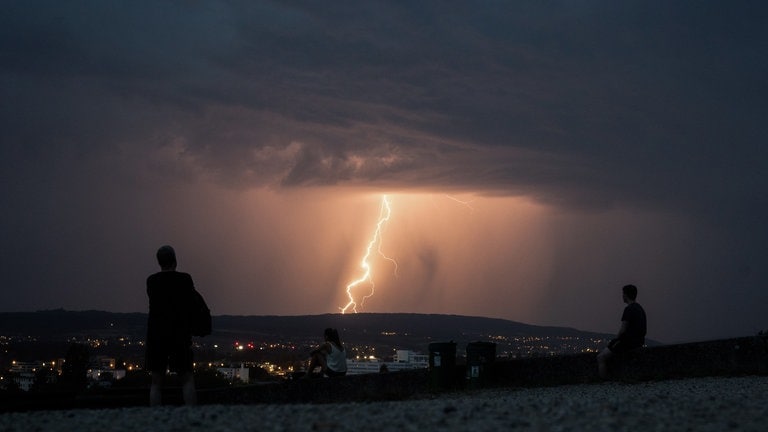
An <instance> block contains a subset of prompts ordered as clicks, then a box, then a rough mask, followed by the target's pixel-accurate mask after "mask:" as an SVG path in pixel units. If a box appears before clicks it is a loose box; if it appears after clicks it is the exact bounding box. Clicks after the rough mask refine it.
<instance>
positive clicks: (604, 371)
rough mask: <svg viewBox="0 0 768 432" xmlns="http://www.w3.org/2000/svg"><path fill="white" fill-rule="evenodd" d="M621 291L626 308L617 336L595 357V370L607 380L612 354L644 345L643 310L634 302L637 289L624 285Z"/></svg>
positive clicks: (644, 320) (644, 322) (644, 325)
mask: <svg viewBox="0 0 768 432" xmlns="http://www.w3.org/2000/svg"><path fill="white" fill-rule="evenodd" d="M621 291H622V297H623V299H624V303H626V304H627V306H626V307H625V308H624V313H623V314H622V315H621V329H619V334H618V335H617V336H616V338H615V339H612V340H611V342H610V343H609V344H608V346H607V347H606V348H604V349H603V350H602V351H601V352H600V353H599V354H598V355H597V368H598V373H599V374H600V377H601V378H608V360H609V359H610V358H611V357H612V356H613V355H614V354H618V353H622V352H627V351H631V350H633V349H636V348H640V347H642V346H643V345H644V344H645V332H646V319H645V310H643V307H642V306H640V304H639V303H637V302H636V301H635V299H637V287H635V286H634V285H625V286H624V287H623V288H622V289H621Z"/></svg>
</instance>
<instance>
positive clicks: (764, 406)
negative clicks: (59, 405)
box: [0, 376, 768, 432]
mask: <svg viewBox="0 0 768 432" xmlns="http://www.w3.org/2000/svg"><path fill="white" fill-rule="evenodd" d="M366 430H374V431H390V430H391V431H398V432H400V431H420V432H427V431H461V430H466V431H470V430H471V431H505V430H516V431H629V430H632V431H636V430H642V431H766V430H768V377H763V376H759V377H757V376H751V377H738V378H696V379H686V380H677V381H661V382H650V383H639V384H620V383H604V384H586V385H571V386H560V387H548V388H535V389H523V388H511V389H493V390H485V391H475V392H464V393H452V394H446V395H442V396H439V397H434V398H431V399H419V400H409V401H399V402H374V403H344V404H323V405H320V404H316V405H312V404H300V405H204V406H197V407H161V408H149V407H147V408H123V409H104V410H73V411H43V412H27V413H6V414H2V415H0V431H25V432H26V431H212V432H213V431H259V432H262V431H333V432H336V431H355V432H360V431H366Z"/></svg>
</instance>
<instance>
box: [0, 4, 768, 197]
mask: <svg viewBox="0 0 768 432" xmlns="http://www.w3.org/2000/svg"><path fill="white" fill-rule="evenodd" d="M8 9H10V13H7V14H5V15H6V18H5V19H4V23H3V24H4V25H3V28H4V30H3V40H4V42H3V57H4V61H3V64H4V67H3V70H4V73H3V76H4V81H5V85H4V86H3V87H4V88H5V90H4V93H6V94H5V96H6V98H4V99H5V100H7V101H11V102H17V101H18V102H21V106H17V105H16V104H10V103H9V104H6V110H4V111H6V112H5V114H7V115H6V116H4V118H5V120H4V123H5V124H4V126H5V127H4V128H3V129H4V130H5V131H6V132H5V134H7V135H10V136H7V137H6V140H7V141H9V142H11V147H15V146H20V147H24V148H26V150H21V149H17V151H21V152H25V151H26V152H29V151H30V150H29V149H28V147H36V146H38V145H43V146H44V145H46V144H48V145H50V143H51V142H52V141H56V142H57V143H58V146H59V147H70V146H71V147H74V148H68V149H62V148H58V149H55V150H54V149H50V148H46V150H47V151H51V150H54V151H56V152H61V151H65V152H70V153H78V152H98V151H103V148H104V147H105V146H106V147H107V148H110V149H112V150H113V149H114V148H115V147H118V146H119V145H121V143H123V144H124V143H125V142H126V141H128V140H129V139H130V138H131V137H133V139H132V141H140V142H142V143H143V144H142V145H144V146H146V147H145V150H147V151H155V150H156V149H157V147H159V146H167V145H169V144H170V143H174V145H178V146H180V149H181V151H183V152H184V154H185V155H188V156H189V157H191V158H192V160H193V161H194V163H195V164H196V165H197V166H198V167H199V168H200V170H201V171H203V172H207V173H209V174H210V175H212V176H214V177H215V178H216V179H217V180H218V181H221V182H223V183H225V184H231V185H239V186H248V185H259V184H282V185H287V186H288V185H291V186H298V185H317V184H344V183H352V184H356V183H367V182H374V183H377V184H383V185H386V184H391V185H398V186H400V185H401V183H407V184H413V182H414V181H415V182H418V183H420V184H422V185H426V186H450V187H454V188H461V187H471V188H477V187H482V186H485V187H486V188H492V189H496V190H498V191H504V190H506V191H507V193H514V194H519V193H522V194H530V195H536V196H538V197H539V198H541V199H545V200H556V201H558V202H561V201H562V199H563V195H564V194H568V195H571V194H572V195H573V196H575V197H577V198H576V199H574V200H572V201H574V202H572V203H571V204H578V201H579V200H582V199H583V200H586V201H587V202H612V201H630V202H631V201H641V202H644V201H652V202H661V203H663V205H670V204H671V203H675V202H677V203H679V202H683V203H687V204H690V205H693V206H694V207H697V208H701V207H702V205H703V204H702V203H704V202H706V201H708V200H709V199H710V197H711V196H712V194H715V195H717V196H718V197H719V198H723V199H728V200H731V201H733V204H738V203H739V202H742V201H743V200H754V199H755V197H754V196H751V195H750V194H749V193H748V192H744V191H743V190H742V189H741V187H740V186H741V185H743V184H745V183H748V182H750V181H755V180H757V173H758V172H759V169H760V162H759V161H760V160H761V156H763V155H764V151H763V150H762V149H761V147H760V146H759V141H760V138H761V137H762V136H763V135H764V131H763V130H762V126H761V122H760V120H761V115H760V114H761V113H762V110H761V105H762V100H763V96H764V95H765V94H766V93H767V92H768V91H767V90H768V89H766V84H765V80H764V79H763V77H764V75H765V72H767V70H766V69H767V68H768V61H766V54H765V50H764V49H762V48H764V41H765V39H766V37H765V30H764V28H763V27H764V26H762V25H761V23H762V22H764V21H763V19H764V18H765V17H766V13H765V7H763V6H762V5H760V4H749V3H745V4H741V5H739V6H733V7H731V6H725V5H719V4H717V3H705V4H697V5H696V6H695V7H693V6H691V5H688V4H683V3H675V4H666V3H657V4H654V3H646V2H641V3H631V2H629V3H627V2H623V3H622V4H611V3H601V2H585V3H583V4H580V5H573V4H570V3H568V2H564V3H554V4H548V5H530V4H524V5H521V4H514V3H508V2H499V3H493V2H492V3H487V4H485V5H482V6H478V5H473V4H469V3H457V4H452V5H447V6H446V5H444V4H442V3H440V4H436V3H435V4H433V3H429V2H419V4H417V5H410V4H396V3H392V4H390V3H376V2H366V3H364V4H359V5H358V4H352V5H348V4H344V3H334V4H332V5H322V7H321V6H320V5H313V4H312V3H311V2H310V3H307V4H304V3H302V2H287V3H285V2H279V3H274V4H273V3H269V2H261V3H257V4H251V3H248V2H244V3H239V2H221V3H199V4H198V3H186V4H174V5H172V4H153V3H147V4H134V3H131V4H112V3H109V4H103V3H100V2H94V3H75V4H59V3H56V2H54V3H53V4H50V5H45V7H43V6H42V5H41V4H26V3H22V4H19V5H11V6H10V7H9V8H8ZM14 12H15V13H14ZM24 105H26V106H24ZM62 108H64V109H62ZM32 119H34V120H35V121H32ZM9 123H10V124H9ZM41 126H42V127H41ZM21 142H28V143H35V144H33V145H24V144H20V143H21ZM14 144H15V145H14ZM132 145H135V144H132ZM734 148H738V149H739V150H738V151H734V150H733V149H734ZM99 149H102V150H99ZM275 155H280V157H274V156H275ZM403 179H405V180H406V181H405V182H404V181H403ZM589 195H592V197H590V196H589ZM704 206H705V205H704Z"/></svg>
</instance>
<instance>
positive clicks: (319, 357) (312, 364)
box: [305, 350, 326, 377]
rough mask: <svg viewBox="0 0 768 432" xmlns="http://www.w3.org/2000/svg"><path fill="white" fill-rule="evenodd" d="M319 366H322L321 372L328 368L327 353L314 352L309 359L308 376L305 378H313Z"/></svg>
mask: <svg viewBox="0 0 768 432" xmlns="http://www.w3.org/2000/svg"><path fill="white" fill-rule="evenodd" d="M318 366H320V370H321V371H324V370H325V368H326V362H325V353H324V352H322V351H320V350H317V351H314V352H312V355H311V356H310V358H309V365H307V374H306V375H305V376H307V377H310V376H312V372H314V370H315V368H316V367H318Z"/></svg>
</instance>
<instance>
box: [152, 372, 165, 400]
mask: <svg viewBox="0 0 768 432" xmlns="http://www.w3.org/2000/svg"><path fill="white" fill-rule="evenodd" d="M164 377H165V373H161V372H152V383H151V384H150V386H149V406H153V407H154V406H160V405H162V404H163V378H164Z"/></svg>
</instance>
